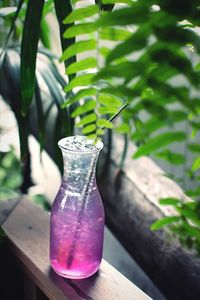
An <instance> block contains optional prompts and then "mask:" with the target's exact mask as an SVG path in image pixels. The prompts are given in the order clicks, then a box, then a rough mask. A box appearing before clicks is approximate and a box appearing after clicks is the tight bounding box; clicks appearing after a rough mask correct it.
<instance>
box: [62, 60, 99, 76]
mask: <svg viewBox="0 0 200 300" xmlns="http://www.w3.org/2000/svg"><path fill="white" fill-rule="evenodd" d="M96 67H97V60H96V59H95V58H93V57H88V58H85V59H82V60H80V61H78V62H75V63H73V64H71V65H70V66H69V67H68V68H67V70H66V74H68V75H69V74H75V73H78V72H80V71H84V70H87V69H92V68H96Z"/></svg>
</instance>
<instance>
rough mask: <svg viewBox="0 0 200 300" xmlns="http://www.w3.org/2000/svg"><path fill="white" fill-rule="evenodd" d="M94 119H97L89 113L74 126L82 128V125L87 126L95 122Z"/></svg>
mask: <svg viewBox="0 0 200 300" xmlns="http://www.w3.org/2000/svg"><path fill="white" fill-rule="evenodd" d="M96 119H97V116H96V114H94V113H91V114H88V115H87V116H85V117H83V118H82V119H81V121H80V122H78V123H77V124H76V125H77V127H81V126H84V125H87V124H90V123H93V122H95V121H96Z"/></svg>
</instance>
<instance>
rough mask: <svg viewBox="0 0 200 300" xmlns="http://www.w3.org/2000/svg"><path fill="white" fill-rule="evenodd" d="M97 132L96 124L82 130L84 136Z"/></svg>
mask: <svg viewBox="0 0 200 300" xmlns="http://www.w3.org/2000/svg"><path fill="white" fill-rule="evenodd" d="M95 130H96V125H95V124H91V125H88V126H85V127H84V128H83V129H82V133H83V134H89V133H91V132H94V131H95Z"/></svg>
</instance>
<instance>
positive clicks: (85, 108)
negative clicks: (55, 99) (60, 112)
mask: <svg viewBox="0 0 200 300" xmlns="http://www.w3.org/2000/svg"><path fill="white" fill-rule="evenodd" d="M95 107H96V101H94V100H89V101H87V102H85V103H84V104H83V105H81V106H78V107H77V108H76V109H75V110H74V111H73V113H72V118H76V117H77V116H80V115H82V114H84V113H87V112H89V111H91V110H94V109H95Z"/></svg>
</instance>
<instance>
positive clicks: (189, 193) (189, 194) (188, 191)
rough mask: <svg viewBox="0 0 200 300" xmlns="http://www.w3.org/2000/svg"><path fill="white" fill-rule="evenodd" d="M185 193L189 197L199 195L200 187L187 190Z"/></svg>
mask: <svg viewBox="0 0 200 300" xmlns="http://www.w3.org/2000/svg"><path fill="white" fill-rule="evenodd" d="M185 193H186V195H187V196H188V197H199V196H200V187H198V188H196V189H193V190H186V191H185Z"/></svg>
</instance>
